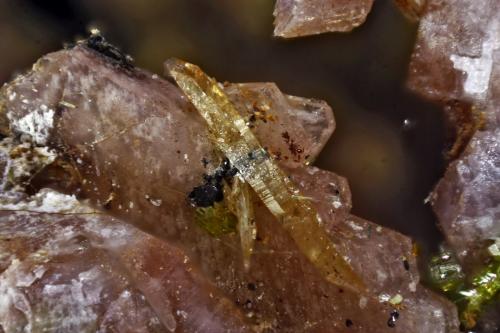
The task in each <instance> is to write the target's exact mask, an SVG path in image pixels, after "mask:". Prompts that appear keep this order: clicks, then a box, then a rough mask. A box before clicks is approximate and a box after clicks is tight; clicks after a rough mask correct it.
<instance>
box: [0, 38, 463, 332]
mask: <svg viewBox="0 0 500 333" xmlns="http://www.w3.org/2000/svg"><path fill="white" fill-rule="evenodd" d="M226 88H227V89H228V92H229V93H230V94H231V96H232V97H231V98H233V99H234V100H235V101H236V102H237V100H238V99H239V98H240V95H239V94H247V93H249V94H250V95H253V94H256V95H258V96H259V97H258V98H259V99H258V100H257V102H264V103H263V104H264V105H258V104H257V105H255V109H257V112H261V113H266V112H267V111H266V112H263V110H262V109H263V108H264V109H266V107H265V104H266V103H267V104H269V103H271V104H273V105H283V108H277V109H275V110H273V111H272V112H274V111H277V112H278V114H272V113H271V114H270V115H271V116H272V117H271V118H273V117H276V118H277V120H276V119H275V120H274V121H275V124H277V125H276V126H269V124H271V123H272V120H271V119H267V120H268V122H267V123H265V122H263V121H262V119H256V120H255V121H253V120H250V119H249V124H250V125H253V126H254V130H255V131H256V134H257V135H258V137H259V139H260V140H261V142H262V143H263V144H266V145H268V148H269V151H270V152H271V153H273V155H275V157H276V158H277V159H278V158H279V156H276V155H279V154H276V152H277V151H281V150H283V149H285V146H283V145H282V141H277V142H275V140H276V139H278V140H279V138H278V136H277V135H276V132H278V133H279V132H281V131H282V130H285V131H288V132H289V138H286V136H285V137H282V138H281V139H282V140H285V143H286V144H287V145H288V146H289V145H290V142H291V140H292V139H293V140H294V142H295V144H299V145H301V147H302V148H301V149H303V151H304V153H303V154H305V152H308V153H307V154H309V155H310V156H309V159H314V157H315V155H316V154H317V153H318V152H319V149H320V147H321V146H322V144H324V141H326V139H327V138H328V136H329V134H328V133H331V131H332V130H333V118H332V116H331V114H328V113H329V112H330V110H329V109H328V108H327V106H326V105H325V104H323V103H321V102H313V101H307V100H304V99H298V98H296V97H286V96H285V97H283V96H282V95H281V94H279V91H278V90H277V88H276V87H275V86H273V85H268V84H264V85H257V86H255V85H243V86H234V85H233V86H229V87H226ZM231 91H234V92H235V94H236V95H233V94H232V92H231ZM2 93H3V99H4V105H3V107H4V110H5V112H6V113H5V114H6V115H7V116H8V122H7V121H5V124H6V125H8V123H10V127H6V126H4V129H3V130H4V131H5V133H7V132H9V131H10V132H11V133H12V134H15V135H17V136H18V137H19V135H21V137H22V136H23V135H24V136H28V137H29V138H31V139H32V140H34V141H36V142H38V143H40V144H44V143H46V144H48V145H49V147H51V148H52V149H54V150H55V151H57V152H58V154H60V156H61V157H60V159H62V160H64V162H66V163H67V164H68V165H70V166H71V167H70V168H69V169H71V170H72V171H73V173H72V174H73V175H74V178H75V182H76V183H77V188H78V190H76V191H74V190H72V191H73V192H76V193H78V195H79V197H80V198H85V197H86V198H88V199H89V200H90V202H91V203H92V204H93V205H94V207H97V208H98V209H100V210H102V211H104V212H106V214H109V215H112V216H114V217H115V218H120V219H122V220H123V221H126V222H127V223H131V224H133V225H135V226H137V227H139V228H140V229H142V230H145V231H147V232H149V233H150V234H152V235H154V236H155V237H158V238H154V239H155V242H156V240H158V242H160V243H161V244H164V246H168V247H175V248H177V246H178V247H179V248H181V249H182V250H179V251H182V252H184V253H185V254H186V256H187V257H188V260H189V263H190V264H192V265H193V270H196V271H198V270H199V271H200V272H201V273H202V274H201V278H203V279H207V280H208V281H211V282H212V283H214V284H215V285H216V286H217V288H218V290H219V292H223V293H224V294H225V295H227V297H228V298H229V299H231V301H232V302H233V304H235V305H236V306H237V308H238V311H241V312H243V313H244V315H245V317H246V320H248V321H249V322H250V323H251V324H252V325H253V326H252V327H253V329H255V330H257V331H271V332H274V331H279V332H325V331H333V332H352V331H353V332H385V331H387V330H388V329H389V327H388V320H389V318H390V314H391V312H392V311H394V310H395V309H396V308H397V309H398V311H399V318H398V320H396V321H395V327H394V328H392V329H391V331H394V332H407V331H409V332H429V331H432V332H443V333H444V332H456V331H457V318H456V313H455V312H456V310H455V307H454V306H453V305H452V304H450V303H448V302H447V301H445V300H443V299H442V298H440V297H439V296H437V295H435V294H433V293H431V292H429V291H427V290H425V289H424V288H423V287H421V286H420V285H419V284H418V281H419V277H418V273H417V268H416V261H415V257H414V256H413V254H412V244H411V240H409V239H408V238H407V237H405V236H403V235H401V234H399V233H397V232H394V231H391V230H388V229H386V228H382V227H380V226H377V225H374V224H373V223H370V222H368V221H364V220H362V219H360V218H357V217H355V216H352V215H350V214H349V210H350V207H351V204H350V194H349V189H348V185H347V182H346V181H345V180H344V179H343V178H341V177H338V176H336V175H334V174H332V173H330V172H326V171H321V170H319V169H316V168H305V167H300V168H295V167H297V165H298V164H299V163H302V164H304V162H305V161H306V160H305V155H303V156H301V159H299V160H295V159H293V158H291V157H289V158H288V159H286V158H281V160H280V163H281V165H282V166H283V167H287V168H289V169H287V170H288V172H289V173H290V175H291V177H292V179H293V180H294V181H295V182H296V183H297V184H298V185H299V187H300V188H301V190H302V191H303V192H304V194H305V195H306V196H308V197H309V199H310V200H313V202H314V203H315V204H316V206H317V209H318V210H319V212H320V215H321V217H322V221H323V223H324V226H325V228H326V229H327V230H328V231H329V232H330V234H331V237H332V242H333V243H335V244H336V246H337V248H338V250H339V251H340V252H341V253H342V254H343V255H344V256H345V258H346V260H347V261H349V262H351V264H352V266H353V268H354V269H355V271H356V272H357V273H358V274H360V276H361V277H362V278H363V280H364V281H365V283H366V285H367V287H368V290H367V291H366V292H363V293H361V294H356V293H353V292H350V291H347V290H342V289H340V288H338V287H336V286H335V285H333V284H330V283H327V282H326V281H325V280H324V279H323V278H321V276H320V275H319V274H318V272H317V271H316V270H315V268H314V266H312V264H311V263H310V262H309V261H308V260H307V259H306V257H305V256H304V255H303V254H302V253H301V252H300V251H299V250H298V249H297V247H296V245H295V243H294V242H293V240H292V239H291V238H290V236H289V235H288V234H287V233H286V232H285V231H284V230H283V228H282V227H281V226H280V225H279V224H278V223H276V221H275V219H274V217H273V216H272V215H271V214H270V213H269V212H268V211H267V210H266V209H265V208H264V206H263V205H262V204H261V203H259V202H256V203H255V205H256V223H257V226H258V237H257V242H256V246H255V253H254V254H253V256H252V261H251V266H250V269H249V270H248V271H247V270H245V269H244V268H243V264H242V258H241V253H240V252H241V250H240V246H239V239H238V236H237V235H236V234H228V235H224V236H221V237H220V238H214V237H212V236H210V235H209V234H208V233H207V232H206V231H204V230H202V229H201V228H199V227H198V226H197V225H196V224H195V223H194V219H193V214H194V209H193V208H192V207H190V205H189V204H188V203H187V200H186V196H187V193H189V191H190V190H191V189H192V188H193V187H194V186H197V185H199V183H200V182H201V181H202V174H204V173H210V172H211V171H212V170H213V169H214V168H215V167H216V166H217V163H218V161H219V158H218V157H217V156H216V155H215V153H214V152H213V148H212V146H211V144H210V140H209V139H208V136H207V130H206V128H205V127H204V126H203V122H202V120H201V119H200V117H198V116H197V113H196V111H195V110H193V107H192V106H191V105H190V104H189V103H188V102H187V100H186V99H185V97H184V96H183V95H182V94H181V93H180V91H179V90H178V89H177V88H176V87H175V86H173V85H171V84H170V83H169V82H167V81H164V80H161V79H159V78H156V77H153V76H151V75H150V74H149V73H146V72H143V71H140V70H136V69H130V68H123V67H122V66H120V65H119V64H116V63H115V64H113V63H111V62H110V61H108V60H107V59H105V58H103V57H102V56H101V55H99V54H97V53H95V52H94V51H91V50H88V49H86V48H85V47H83V46H78V47H76V48H75V49H73V50H66V51H61V52H58V53H55V54H51V55H48V56H46V57H44V58H43V59H42V60H41V61H40V62H39V63H38V64H37V65H36V66H35V68H34V70H33V71H32V72H30V73H28V74H27V75H26V76H23V77H20V78H18V79H17V80H16V81H14V82H13V83H12V84H10V85H8V86H6V87H5V88H4V89H3V90H2ZM266 99H267V101H268V102H266ZM237 103H238V102H237ZM253 104H254V102H251V103H249V102H248V101H247V100H246V99H244V100H243V101H242V103H241V104H240V105H239V109H240V112H250V113H255V111H256V110H254V105H253ZM290 105H292V106H293V107H294V108H296V109H297V110H299V112H298V114H299V115H300V116H299V117H296V118H295V117H289V118H288V117H287V116H286V113H287V112H288V111H287V108H289V107H290ZM51 110H53V111H51ZM249 110H250V111H249ZM280 110H281V111H280ZM318 113H319V115H320V116H319V117H318ZM310 114H316V116H315V117H311V116H310ZM250 116H252V114H250ZM26 118H28V120H29V121H28V120H26V121H25V122H22V121H20V120H22V119H26ZM256 118H257V116H256ZM315 119H318V120H319V121H315ZM324 119H328V122H326V123H325V122H324ZM262 123H263V124H264V125H262ZM259 126H261V127H260V128H259ZM301 126H303V127H304V128H306V129H308V130H307V131H305V132H300V130H298V129H300V128H301ZM276 127H278V128H279V131H276ZM295 129H297V130H295ZM311 129H314V131H311ZM300 133H303V134H304V136H297V135H299V134H300ZM325 133H327V134H325ZM281 134H282V133H281ZM283 154H284V153H282V155H283ZM202 159H206V160H207V161H208V162H209V163H208V165H204V163H202ZM290 168H291V169H290ZM65 190H68V189H65ZM122 228H132V227H125V226H123V227H122ZM134 230H135V229H134ZM136 232H138V231H136ZM141 235H142V234H141ZM144 237H146V236H144ZM148 237H149V236H148ZM159 239H161V241H159ZM147 243H151V245H150V246H153V245H154V242H153V241H152V240H151V241H148V242H147ZM146 246H147V245H146ZM127 249H128V248H127ZM146 249H149V248H148V247H146ZM131 251H132V252H133V251H134V250H133V249H132V250H131ZM12 252H13V253H16V251H12ZM104 259H105V258H103V260H104ZM174 259H175V258H173V259H172V260H174ZM144 268H146V267H142V266H141V267H139V268H138V270H139V271H138V274H139V273H141V272H143V271H144ZM179 269H181V270H183V269H184V268H183V266H182V265H181V267H179ZM148 274H149V273H148ZM146 278H147V276H145V275H144V274H143V275H139V277H138V278H137V279H138V280H140V281H142V280H143V279H146ZM74 279H76V278H74ZM76 281H78V280H76ZM201 283H202V282H200V284H201ZM203 283H204V282H203ZM189 288H191V287H189ZM193 288H194V290H196V291H195V293H201V294H202V295H203V293H202V292H199V291H197V290H198V289H196V288H200V289H199V290H202V291H203V290H205V289H204V288H202V287H200V286H193ZM9 290H10V289H9ZM398 294H399V295H400V296H401V297H402V304H399V305H394V304H391V302H390V300H391V299H392V298H393V297H395V296H397V295H398ZM202 295H200V297H201V296H202ZM146 298H147V296H146ZM396 299H397V297H396ZM194 300H195V301H196V300H197V298H196V299H194ZM186 301H188V300H186ZM393 303H394V300H393ZM204 304H205V303H204V302H201V304H200V305H204ZM151 306H152V307H153V308H154V305H153V304H151ZM173 306H174V313H177V310H181V309H178V308H176V306H175V303H173ZM227 311H228V312H227V313H231V311H233V308H232V307H229V308H228V310H227ZM237 313H239V312H237ZM180 314H181V316H182V313H180ZM188 315H189V314H188ZM162 316H163V314H162V315H159V316H158V319H159V320H160V321H161V320H163V319H164V318H162ZM235 316H236V318H235V319H234V320H233V321H230V322H229V324H228V325H235V327H240V328H241V329H244V327H245V324H244V322H241V323H238V320H240V319H239V318H240V317H238V315H235ZM167 317H168V316H167ZM176 323H177V320H176ZM239 325H240V326H239ZM178 331H194V329H192V328H185V329H183V328H181V326H179V328H178Z"/></svg>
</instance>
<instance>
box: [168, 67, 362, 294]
mask: <svg viewBox="0 0 500 333" xmlns="http://www.w3.org/2000/svg"><path fill="white" fill-rule="evenodd" d="M166 66H167V68H168V70H169V71H170V74H171V75H172V77H173V78H174V79H175V80H176V82H177V84H178V85H179V87H180V88H181V89H182V90H183V91H184V93H185V94H186V95H187V96H188V97H189V99H190V100H191V101H192V103H193V104H194V105H195V107H196V108H197V109H198V111H199V112H200V114H201V115H202V116H203V118H204V119H205V121H206V122H207V123H208V127H209V130H210V132H211V135H212V136H213V142H214V143H215V145H216V146H217V147H218V148H219V149H220V150H221V151H222V153H223V154H224V155H225V156H226V157H227V158H229V160H230V161H231V164H232V165H234V166H235V167H236V168H237V169H238V172H239V173H240V174H241V175H242V176H243V178H244V179H245V181H246V182H248V184H249V185H250V186H251V187H252V188H253V190H254V191H255V193H256V194H257V195H258V196H259V198H260V199H261V200H262V201H263V202H264V204H265V205H266V207H267V208H268V209H269V210H270V211H271V213H272V214H273V215H274V216H276V218H278V220H279V221H280V222H281V223H282V224H283V226H284V227H285V228H286V229H287V230H288V232H289V233H290V235H291V236H292V237H293V238H294V240H295V241H296V243H297V245H298V246H299V248H300V249H301V250H302V251H303V253H304V254H305V255H306V256H307V257H308V258H309V260H311V262H312V263H313V264H314V265H315V266H316V267H317V268H318V269H319V270H320V271H321V273H322V274H324V276H325V278H326V279H327V280H329V281H330V282H332V283H336V284H339V285H343V286H347V287H350V288H353V289H354V290H359V289H362V288H363V287H362V285H363V284H362V282H361V280H360V279H359V277H358V276H357V275H356V274H354V272H353V271H352V269H351V268H350V266H349V264H347V263H346V262H345V261H344V259H343V258H342V257H341V256H340V255H339V254H338V253H337V252H336V250H335V248H334V246H333V244H332V243H331V240H330V238H329V236H328V235H327V234H326V233H325V231H324V229H323V227H322V226H321V225H320V221H319V219H318V214H317V212H316V210H315V208H314V207H313V206H312V205H311V203H310V202H309V201H308V199H304V198H302V197H301V196H300V191H299V190H298V189H297V188H296V186H295V185H294V184H293V183H292V182H291V181H290V180H289V178H288V176H287V175H286V174H285V173H284V172H283V171H282V170H281V169H280V168H279V167H278V166H277V165H276V163H275V162H274V161H273V160H272V159H271V158H270V156H269V154H268V153H267V152H266V151H265V150H264V149H263V148H262V146H261V145H260V143H259V141H258V140H257V138H256V137H255V135H254V134H253V133H252V132H251V130H250V128H249V127H248V126H247V124H246V122H245V120H244V119H243V118H242V117H241V116H240V115H239V114H238V112H237V111H236V109H235V108H234V106H233V104H232V103H231V102H230V100H229V99H228V98H227V96H226V94H225V93H224V90H223V89H222V88H221V86H219V83H218V82H217V81H215V80H213V79H210V78H209V77H208V76H206V74H205V73H203V72H202V71H201V69H200V68H198V67H197V66H195V65H192V64H189V63H185V62H182V61H180V60H175V59H174V60H170V61H168V62H167V64H166Z"/></svg>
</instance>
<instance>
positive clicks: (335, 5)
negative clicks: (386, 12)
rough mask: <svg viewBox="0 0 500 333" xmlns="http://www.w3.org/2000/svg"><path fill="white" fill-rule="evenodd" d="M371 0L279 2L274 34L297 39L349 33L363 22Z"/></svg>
mask: <svg viewBox="0 0 500 333" xmlns="http://www.w3.org/2000/svg"><path fill="white" fill-rule="evenodd" d="M372 5H373V0H308V1H303V0H278V1H277V2H276V7H275V9H274V16H275V21H274V25H275V28H274V35H275V36H279V37H285V38H290V37H299V36H307V35H315V34H320V33H324V32H330V31H331V32H333V31H351V30H352V29H354V28H356V27H357V26H359V25H361V24H362V23H363V22H365V20H366V16H367V15H368V13H369V12H370V10H371V8H372Z"/></svg>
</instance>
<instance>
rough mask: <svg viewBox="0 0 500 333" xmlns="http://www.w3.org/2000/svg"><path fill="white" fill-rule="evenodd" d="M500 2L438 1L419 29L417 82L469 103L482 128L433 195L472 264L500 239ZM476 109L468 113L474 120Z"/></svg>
mask: <svg viewBox="0 0 500 333" xmlns="http://www.w3.org/2000/svg"><path fill="white" fill-rule="evenodd" d="M499 79H500V2H498V1H495V0H491V1H490V0H481V1H466V0H449V1H443V0H430V1H429V2H428V5H427V9H426V12H425V15H424V17H423V18H422V20H421V23H420V28H419V31H418V38H417V44H416V47H415V51H414V54H413V57H412V62H411V65H410V77H409V86H410V87H411V88H412V89H413V90H415V91H417V92H418V93H420V94H422V95H423V96H425V97H427V98H430V99H433V100H436V101H439V102H441V103H444V104H447V105H448V107H447V112H448V113H449V118H451V119H456V118H460V117H461V116H460V113H462V112H463V110H460V109H461V108H463V105H472V111H470V110H466V112H474V113H477V114H479V118H480V119H481V121H480V128H479V129H478V130H477V131H476V132H474V129H475V128H474V126H472V128H473V130H472V131H468V133H469V134H472V133H474V134H473V136H472V138H471V139H470V141H469V142H468V144H467V141H465V143H466V144H465V150H464V151H463V152H462V154H461V155H460V156H459V158H458V159H457V160H456V161H454V162H452V163H451V164H450V165H449V167H448V169H447V171H446V174H445V176H444V178H443V179H442V180H441V181H440V182H439V184H438V185H437V187H436V189H435V191H434V193H433V195H432V196H431V200H432V204H433V206H434V209H435V211H436V213H437V215H438V217H439V220H440V223H441V227H442V229H443V231H444V233H445V235H446V237H447V240H448V241H449V243H450V244H451V245H452V246H453V247H454V249H455V250H456V252H457V254H458V255H459V258H460V259H461V260H462V262H463V263H466V264H467V266H470V265H472V264H474V263H477V262H478V259H479V258H480V256H481V251H482V250H483V249H484V247H485V243H486V242H487V241H488V240H489V239H493V238H496V237H500V191H499V190H498V189H499V188H500V129H499V125H500V81H499ZM473 116H474V114H472V116H471V115H470V114H469V116H467V117H466V118H467V119H468V122H472V121H473V120H474V117H473Z"/></svg>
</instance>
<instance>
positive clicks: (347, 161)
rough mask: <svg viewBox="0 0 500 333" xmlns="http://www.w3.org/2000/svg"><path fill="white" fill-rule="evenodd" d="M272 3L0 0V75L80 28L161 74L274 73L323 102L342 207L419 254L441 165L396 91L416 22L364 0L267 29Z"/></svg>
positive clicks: (237, 78) (411, 107) (407, 96)
mask: <svg viewBox="0 0 500 333" xmlns="http://www.w3.org/2000/svg"><path fill="white" fill-rule="evenodd" d="M273 6H274V1H273V0H162V1H161V0H59V1H28V0H0V83H3V82H6V81H8V80H10V79H11V78H12V77H13V75H15V74H16V73H18V72H20V71H23V70H25V69H26V68H28V67H29V66H30V65H31V64H32V63H33V62H34V61H35V60H36V59H37V58H39V57H40V56H41V55H43V54H45V53H47V52H50V51H55V50H58V49H59V48H61V46H62V45H63V43H64V42H72V41H74V40H75V38H83V37H84V36H85V35H86V33H87V31H88V30H89V28H90V27H98V28H99V29H100V30H101V31H102V32H103V34H104V35H105V36H106V37H107V38H108V40H110V41H111V42H113V43H114V44H116V45H117V46H119V47H121V48H122V49H123V50H124V51H125V52H127V53H129V54H130V55H132V56H133V57H134V58H135V60H136V64H137V65H138V66H140V67H144V68H147V69H149V70H152V71H154V72H157V73H163V68H162V63H163V61H164V60H165V59H166V58H168V57H171V56H175V57H179V58H182V59H184V60H188V61H190V62H194V63H196V64H198V65H200V66H202V68H204V69H205V70H206V71H207V72H208V73H210V74H211V75H213V76H215V77H216V78H218V79H219V80H220V81H230V82H249V81H274V82H276V83H277V84H278V86H279V87H280V88H281V90H282V91H284V92H286V93H288V94H293V95H298V96H304V97H315V98H320V99H324V100H326V101H327V102H328V103H329V104H330V105H331V106H332V108H333V110H334V112H335V117H336V120H337V130H336V132H335V133H334V135H333V137H332V139H331V140H330V142H329V143H328V145H327V147H326V149H325V150H324V151H323V153H322V155H321V157H320V158H319V160H318V162H317V165H318V166H320V167H322V168H326V169H329V170H332V171H335V172H337V173H339V174H341V175H344V176H346V177H347V178H348V179H349V181H350V184H351V189H352V193H353V202H354V209H353V211H354V213H356V214H357V215H360V216H362V217H364V218H366V219H369V220H372V221H374V222H377V223H379V224H382V225H386V226H389V227H392V228H394V229H396V230H399V231H401V232H403V233H405V234H407V235H410V236H412V237H413V238H414V239H416V240H417V241H418V243H420V244H421V245H422V248H423V250H424V254H425V253H428V252H429V251H435V249H436V248H437V245H438V244H439V241H440V240H441V236H440V234H439V232H438V229H437V227H436V220H435V217H434V215H433V214H432V212H431V209H430V207H429V206H428V205H425V204H424V199H425V198H426V196H427V195H428V193H429V192H430V191H431V189H432V187H433V186H434V184H435V183H436V182H437V180H438V179H439V177H440V176H441V175H442V173H443V168H444V167H443V166H444V162H443V137H444V128H443V122H442V115H441V112H440V110H439V108H437V107H436V106H433V105H431V104H429V103H427V102H425V101H423V100H422V99H420V98H418V97H416V96H414V95H412V94H411V93H409V92H408V91H406V90H405V85H404V82H405V77H406V73H407V68H408V63H409V59H410V54H411V52H412V48H413V44H414V40H415V37H416V29H417V26H416V24H414V23H411V22H408V21H407V20H406V19H405V18H404V17H403V15H402V14H401V13H400V12H399V11H398V9H397V8H396V7H395V6H394V4H393V3H392V1H390V0H377V1H375V5H374V8H373V10H372V12H371V13H370V15H369V16H368V19H367V22H366V23H365V24H364V25H362V26H361V27H360V28H357V29H356V30H355V31H354V32H352V33H348V34H339V33H337V34H325V35H321V36H315V37H307V38H300V39H294V40H280V39H276V38H273V37H272V29H273V26H272V21H273V17H272V11H273Z"/></svg>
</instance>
